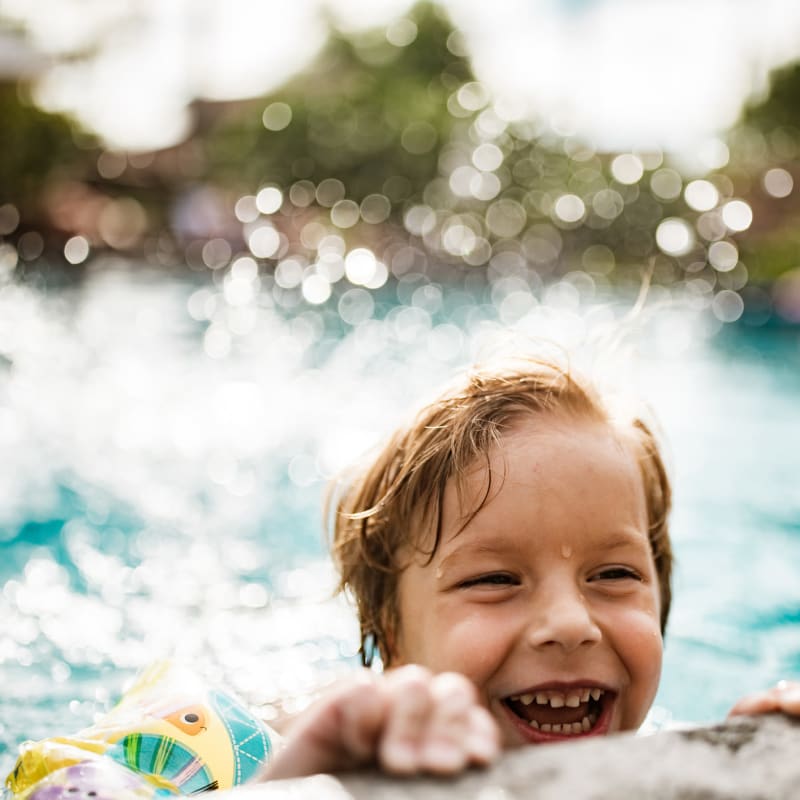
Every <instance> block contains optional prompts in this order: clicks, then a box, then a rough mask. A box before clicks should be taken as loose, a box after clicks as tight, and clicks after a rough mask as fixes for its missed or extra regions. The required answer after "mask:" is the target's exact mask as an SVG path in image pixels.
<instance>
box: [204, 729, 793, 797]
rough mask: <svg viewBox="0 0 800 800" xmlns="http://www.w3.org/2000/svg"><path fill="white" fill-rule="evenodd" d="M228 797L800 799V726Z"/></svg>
mask: <svg viewBox="0 0 800 800" xmlns="http://www.w3.org/2000/svg"><path fill="white" fill-rule="evenodd" d="M222 794H224V795H225V798H224V800H401V798H412V800H451V798H459V800H461V798H475V799H476V800H518V799H519V800H522V799H523V798H526V799H527V798H531V800H576V799H579V800H584V798H587V799H588V798H591V800H612V798H613V800H618V798H631V800H650V799H651V798H652V799H653V800H673V799H674V800H677V799H678V798H680V799H681V800H800V720H792V719H789V718H788V717H784V716H782V715H779V714H770V715H767V716H763V717H739V718H736V719H734V720H731V721H729V722H725V723H723V724H720V725H714V726H709V727H698V728H689V729H684V730H680V731H667V732H662V733H657V734H652V735H649V736H636V735H633V734H620V735H616V736H609V737H605V738H603V739H596V740H591V741H583V742H575V743H574V744H573V743H566V744H558V745H540V746H536V747H530V748H524V749H522V750H515V751H511V752H508V753H505V754H504V755H503V756H502V757H501V758H500V760H499V761H498V762H497V763H496V764H495V765H494V766H493V767H492V768H491V769H487V770H470V771H469V772H467V773H466V774H465V775H463V776H461V777H459V778H455V779H436V778H427V777H426V778H408V779H399V778H392V777H389V776H386V775H383V774H381V773H378V772H376V771H372V770H370V771H363V772H356V773H347V774H341V775H337V776H335V777H334V776H330V775H315V776H312V777H310V778H302V779H298V780H284V781H273V782H271V783H265V784H253V785H248V786H242V787H239V788H237V789H234V790H231V791H229V792H224V793H222ZM233 794H235V795H236V797H235V798H234V797H231V796H230V795H233ZM215 796H216V797H218V798H219V800H223V798H222V797H220V795H219V794H216V793H215Z"/></svg>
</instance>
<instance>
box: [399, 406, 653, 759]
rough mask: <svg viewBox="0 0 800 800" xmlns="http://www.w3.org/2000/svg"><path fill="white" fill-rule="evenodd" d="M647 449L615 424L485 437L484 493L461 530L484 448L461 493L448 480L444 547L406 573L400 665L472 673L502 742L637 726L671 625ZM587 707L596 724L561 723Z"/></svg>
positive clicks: (529, 421)
mask: <svg viewBox="0 0 800 800" xmlns="http://www.w3.org/2000/svg"><path fill="white" fill-rule="evenodd" d="M637 456H638V451H637V449H636V447H635V445H634V444H633V443H632V442H631V441H629V440H627V438H625V437H624V436H623V435H622V434H620V433H617V432H615V431H614V430H613V429H611V428H610V427H609V426H607V425H603V424H600V423H594V422H585V421H576V420H575V419H568V418H565V417H557V416H554V415H552V414H536V415H533V414H532V415H529V416H526V417H524V418H522V419H520V420H519V421H518V422H517V423H516V425H515V426H514V427H513V428H512V429H511V430H509V431H508V432H506V433H505V435H504V437H503V439H502V440H501V442H500V444H499V446H496V447H494V448H493V449H492V450H491V451H490V463H491V469H492V475H493V477H492V489H491V492H490V495H489V500H488V502H487V503H486V504H485V505H484V507H483V508H482V509H481V511H480V512H479V513H478V514H477V515H476V516H475V517H474V519H472V521H470V522H469V524H467V525H466V527H464V528H463V530H462V529H461V528H462V525H463V523H464V514H465V512H466V511H468V510H469V509H470V508H473V507H474V506H475V505H476V504H477V500H478V499H479V498H481V497H483V495H484V493H485V490H486V486H487V483H486V481H487V475H488V473H487V469H486V466H485V463H484V464H483V465H481V464H476V467H475V469H474V470H473V471H472V472H471V473H470V474H469V476H468V477H467V481H466V492H465V494H464V496H463V498H461V501H460V499H459V496H458V491H457V488H456V485H455V482H454V481H453V480H452V479H451V480H450V482H449V483H448V486H447V488H446V490H445V496H444V506H443V521H442V522H443V524H442V539H441V544H440V546H439V549H438V550H437V552H436V554H435V556H434V557H433V559H432V560H431V561H430V562H429V563H427V558H426V557H425V556H420V555H419V554H416V555H414V556H413V557H412V561H411V563H410V565H409V566H408V567H407V568H406V569H405V570H404V571H403V573H402V574H401V576H400V582H399V612H400V630H399V631H398V632H397V635H396V638H395V642H394V648H393V650H394V653H393V655H394V657H393V658H392V665H393V666H395V665H399V664H404V663H408V664H410V663H416V664H421V665H423V666H426V667H428V668H430V669H431V670H433V671H434V672H443V671H455V672H461V673H463V674H465V675H466V676H467V677H468V678H470V679H471V680H472V681H473V682H474V683H475V685H476V687H477V688H478V692H479V696H480V699H481V702H482V703H483V704H485V705H486V707H487V708H488V709H489V711H490V712H491V714H492V716H493V717H494V719H495V720H496V722H497V724H498V725H499V727H500V731H501V736H502V740H503V744H504V746H506V747H511V746H517V745H521V744H528V743H537V742H544V741H555V740H561V739H566V738H580V737H583V736H594V735H601V734H605V733H609V732H613V731H622V730H634V729H636V728H638V726H639V725H640V724H641V723H642V721H643V720H644V717H645V715H646V713H647V711H648V709H649V708H650V705H651V703H652V701H653V698H654V696H655V693H656V689H657V687H658V681H659V677H660V672H661V660H662V637H661V631H660V625H659V587H658V578H657V575H656V571H655V565H654V562H653V557H652V553H651V549H650V544H649V542H648V538H647V511H646V505H645V495H644V488H643V485H642V479H641V475H640V472H639V469H638V466H637V463H636V458H637ZM587 689H589V690H592V689H594V690H595V692H594V695H598V694H600V695H601V696H600V699H599V700H595V699H594V698H592V699H590V700H589V701H588V702H587V701H586V699H585V698H586V696H587V694H586V690H587ZM597 690H601V691H599V692H598V691H597ZM537 696H538V701H537V699H534V700H531V697H534V698H537ZM570 696H571V697H570ZM576 697H578V698H579V700H578V702H579V703H580V705H579V707H577V708H570V707H569V706H570V705H573V706H574V705H575V703H576V699H575V698H576ZM520 698H521V699H520ZM552 698H557V699H552ZM558 698H560V699H558ZM565 699H566V700H567V703H566V705H567V707H561V706H562V701H564V700H565ZM554 706H555V707H554ZM583 718H586V719H587V720H588V727H589V730H586V728H587V722H586V721H585V722H584V723H583V729H582V730H581V732H580V733H574V732H573V731H570V733H569V734H566V733H561V732H554V731H552V730H551V728H552V727H553V726H554V725H557V724H560V723H561V722H565V723H566V722H567V721H568V722H569V724H570V725H571V724H573V722H574V721H575V720H578V721H580V720H581V719H583ZM531 720H535V722H531ZM565 730H566V729H565Z"/></svg>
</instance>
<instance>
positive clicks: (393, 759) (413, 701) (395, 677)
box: [378, 666, 433, 775]
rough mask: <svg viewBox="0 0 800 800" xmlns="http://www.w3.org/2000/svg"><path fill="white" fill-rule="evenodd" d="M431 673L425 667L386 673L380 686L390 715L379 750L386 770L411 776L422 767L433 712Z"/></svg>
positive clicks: (402, 668)
mask: <svg viewBox="0 0 800 800" xmlns="http://www.w3.org/2000/svg"><path fill="white" fill-rule="evenodd" d="M430 687H431V674H430V672H429V671H428V670H426V669H424V668H423V667H417V666H408V667H401V668H400V669H397V670H393V671H392V672H390V673H387V675H386V680H385V682H384V683H383V686H382V687H381V688H382V689H383V691H384V692H385V693H386V697H387V704H388V712H387V715H388V716H387V719H386V723H385V728H384V732H383V737H382V739H381V742H380V745H379V748H378V760H379V762H380V764H381V766H382V767H383V768H384V769H387V770H389V771H390V772H395V773H398V774H401V775H410V774H413V773H414V772H417V771H418V770H419V769H420V767H421V759H420V751H421V742H422V741H423V739H424V734H425V729H426V728H427V725H428V721H429V719H430V716H431V712H432V709H433V697H432V694H431V688H430Z"/></svg>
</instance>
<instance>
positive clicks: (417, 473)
mask: <svg viewBox="0 0 800 800" xmlns="http://www.w3.org/2000/svg"><path fill="white" fill-rule="evenodd" d="M545 412H550V413H559V414H560V415H562V416H566V417H567V418H568V419H575V420H585V421H590V422H597V423H601V424H606V425H609V426H610V427H612V428H613V429H615V430H617V431H620V432H621V433H627V434H628V435H629V436H630V438H631V439H632V441H633V442H634V443H635V446H636V449H637V450H638V453H637V455H638V463H639V467H640V470H641V476H642V482H643V485H644V491H645V498H646V503H647V516H648V524H649V540H650V547H651V549H652V553H653V558H654V561H655V567H656V572H657V574H658V579H659V589H660V599H661V629H662V631H663V630H664V629H665V627H666V624H667V617H668V615H669V608H670V601H671V597H672V592H671V585H670V575H671V571H672V548H671V545H670V539H669V529H668V518H669V511H670V505H671V494H672V493H671V488H670V482H669V477H668V475H667V470H666V468H665V465H664V462H663V459H662V456H661V452H660V448H659V445H658V442H657V440H656V437H655V434H654V427H653V425H652V424H648V422H646V421H645V418H644V416H643V415H641V414H638V413H634V414H628V415H627V416H625V417H619V416H618V415H617V414H615V413H614V411H613V409H612V408H611V407H610V403H608V402H604V400H603V398H602V397H601V396H600V393H599V392H598V391H597V389H596V388H595V387H594V386H593V385H592V384H591V383H590V382H589V381H587V380H585V379H583V378H581V377H579V376H578V375H576V374H574V373H573V372H572V371H571V370H570V368H569V366H568V365H567V366H562V365H560V364H558V363H556V362H555V361H549V360H538V359H530V360H525V361H522V362H520V361H517V362H515V363H514V364H512V365H508V364H505V365H502V366H500V367H493V368H485V367H484V368H478V369H475V370H473V371H471V372H470V373H469V374H468V375H467V376H466V379H465V380H461V381H460V382H459V383H458V384H456V385H455V386H453V387H452V388H451V389H449V390H448V391H445V392H444V393H443V394H442V395H441V396H440V397H439V398H438V399H436V400H435V401H434V402H432V403H430V404H428V405H427V406H425V407H424V408H423V409H422V411H420V412H419V413H418V414H417V416H416V417H414V418H413V419H412V420H411V422H410V423H409V424H408V425H405V426H403V427H401V428H400V429H398V430H397V431H396V432H395V433H394V434H393V435H392V437H391V438H390V439H389V441H388V442H386V444H385V445H384V446H383V448H382V449H381V450H380V451H379V452H378V454H377V456H376V457H375V458H374V459H373V460H372V461H371V463H369V464H368V466H366V468H363V469H361V470H356V471H355V472H354V473H352V474H351V475H350V476H349V478H345V479H344V480H341V481H339V482H337V483H336V484H334V485H333V486H332V488H331V492H330V494H329V497H328V509H329V510H333V512H334V513H333V515H332V519H331V528H332V551H333V557H334V561H335V562H336V565H337V567H338V569H339V573H340V583H339V589H340V590H345V591H347V592H349V593H351V594H352V596H353V597H354V599H355V602H356V607H357V611H358V618H359V623H360V628H361V656H362V661H363V663H364V664H369V663H370V662H371V660H372V652H371V651H372V650H373V649H374V647H375V646H377V648H378V650H379V652H380V655H381V659H382V660H383V663H384V664H385V665H386V666H389V665H390V662H391V657H392V656H391V643H392V641H393V639H394V636H395V635H396V633H397V631H398V630H399V625H400V620H399V619H398V597H397V586H398V576H399V575H400V573H401V572H402V571H403V569H404V568H405V566H406V563H407V562H406V561H404V560H403V554H404V553H405V554H407V553H408V552H409V546H411V547H412V548H416V549H417V550H420V551H424V553H425V554H426V555H427V556H428V557H430V558H432V557H433V555H434V553H435V552H436V550H437V548H438V546H439V542H440V539H441V527H442V500H443V497H444V491H445V486H446V484H447V482H448V481H449V480H450V479H451V478H454V479H455V480H456V481H457V487H458V490H459V495H460V496H462V497H463V496H464V494H463V479H464V476H465V475H466V473H467V471H468V470H469V469H470V468H471V467H473V466H474V464H475V462H476V461H478V460H483V461H484V462H485V463H486V465H487V470H488V481H487V486H486V491H485V493H484V495H483V497H482V498H481V499H480V500H479V502H478V503H477V505H476V507H474V508H472V509H469V510H468V511H466V513H465V520H466V521H465V522H464V525H466V524H467V523H468V522H469V521H470V520H471V519H472V518H473V517H474V516H475V515H476V514H477V513H478V512H479V511H480V510H481V508H482V507H483V506H484V505H485V504H486V502H487V500H488V498H489V494H490V491H491V487H492V480H493V476H492V473H491V469H489V451H490V449H491V448H492V446H493V445H495V444H496V443H497V442H498V440H499V439H500V437H501V435H502V434H503V432H504V431H507V430H508V428H509V427H510V426H511V425H512V424H513V423H514V422H515V421H516V420H518V419H519V418H520V417H521V416H524V415H527V414H541V413H545ZM329 516H330V515H329ZM431 531H433V532H434V536H433V543H432V544H430V532H431ZM426 543H427V544H430V546H428V547H426V546H425V545H426Z"/></svg>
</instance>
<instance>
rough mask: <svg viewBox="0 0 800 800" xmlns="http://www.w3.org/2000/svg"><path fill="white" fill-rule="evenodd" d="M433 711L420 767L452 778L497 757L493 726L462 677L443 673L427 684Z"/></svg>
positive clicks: (473, 691)
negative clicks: (431, 696) (473, 765)
mask: <svg viewBox="0 0 800 800" xmlns="http://www.w3.org/2000/svg"><path fill="white" fill-rule="evenodd" d="M431 693H432V695H433V710H432V713H431V717H430V721H429V723H428V727H427V730H426V732H425V739H424V742H423V743H422V749H421V753H420V756H421V767H422V768H423V769H425V770H427V771H429V772H433V773H438V774H452V773H455V772H459V771H461V770H463V769H464V768H465V767H466V766H467V765H468V764H487V763H489V762H490V761H491V760H492V759H493V758H494V757H495V755H496V754H497V738H498V737H497V732H496V725H495V724H494V721H493V720H492V718H491V715H490V714H489V713H488V712H487V711H486V710H485V709H483V708H481V707H480V706H478V704H477V703H478V698H477V692H476V690H475V687H474V686H473V684H472V683H471V682H470V681H468V680H467V679H466V678H465V677H464V676H463V675H458V674H455V673H452V672H451V673H443V674H441V675H437V676H436V677H435V678H434V680H433V682H432V684H431Z"/></svg>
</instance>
